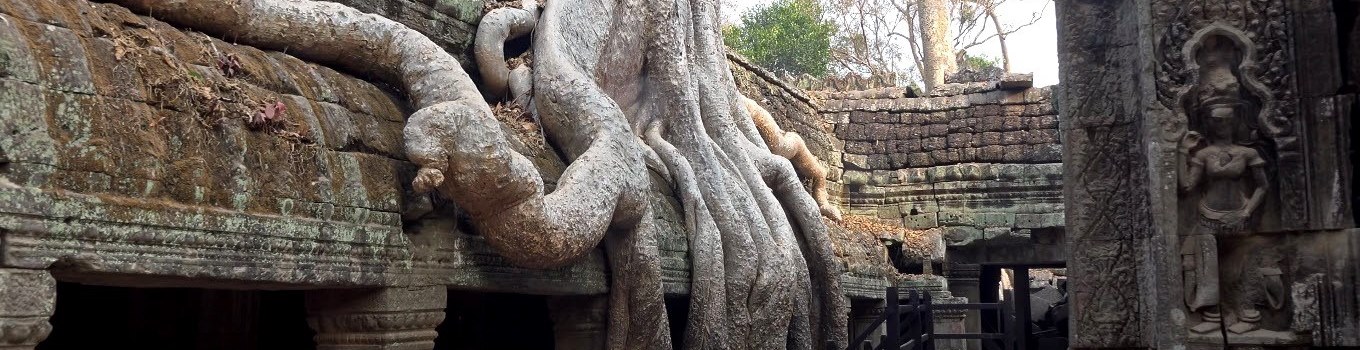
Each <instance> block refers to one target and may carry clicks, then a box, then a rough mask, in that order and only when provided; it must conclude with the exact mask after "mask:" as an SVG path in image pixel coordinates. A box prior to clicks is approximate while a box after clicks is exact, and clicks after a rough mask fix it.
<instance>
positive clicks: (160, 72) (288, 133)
mask: <svg viewBox="0 0 1360 350" xmlns="http://www.w3.org/2000/svg"><path fill="white" fill-rule="evenodd" d="M5 3H6V4H7V5H6V6H0V38H3V40H0V43H3V44H0V53H2V54H0V56H3V57H5V60H3V62H0V66H3V67H4V68H3V69H0V70H2V71H4V72H5V73H4V74H0V132H3V134H5V135H7V136H8V137H0V149H3V150H4V152H5V156H6V158H7V159H8V161H7V162H6V164H5V165H4V166H3V168H2V169H0V178H3V179H5V182H4V183H5V184H7V185H6V186H0V235H3V240H4V241H5V244H3V245H0V265H3V266H12V267H24V268H33V269H43V268H47V267H50V266H52V265H53V264H56V263H57V262H59V261H60V262H62V263H64V264H67V265H66V266H69V267H70V268H69V270H70V271H68V273H66V274H64V275H63V276H65V277H64V278H67V279H70V280H78V281H84V282H88V283H96V284H102V283H118V284H122V285H177V286H185V287H205V286H207V287H211V286H230V287H232V288H241V287H246V286H277V285H293V286H393V285H409V284H421V285H434V284H442V285H449V286H454V287H461V288H475V289H481V290H505V291H516V292H522V293H551V294H598V293H603V292H604V291H605V290H606V287H605V282H604V271H603V258H602V256H600V255H598V254H596V255H592V256H591V257H590V258H587V259H583V261H582V262H581V263H580V264H578V265H575V266H573V267H571V268H567V269H562V270H554V271H543V270H526V269H521V268H515V267H511V266H509V265H508V264H507V263H506V262H505V261H503V260H502V259H500V257H499V256H498V255H496V254H495V253H493V252H492V251H491V250H490V249H489V247H487V246H486V244H485V243H484V242H483V241H482V239H481V238H480V237H477V236H475V235H469V234H467V233H468V229H467V228H459V227H456V226H455V225H449V226H444V229H445V230H444V231H440V232H441V234H440V235H439V237H438V239H433V238H434V237H433V236H434V235H428V234H421V231H420V230H416V232H412V233H406V232H404V231H405V230H404V228H403V225H404V224H405V222H404V221H403V216H411V215H414V217H410V218H409V219H412V220H414V219H418V218H419V217H420V216H422V215H424V214H425V213H428V212H429V211H430V210H431V208H429V206H430V203H429V200H428V198H421V197H415V196H412V195H410V191H409V189H407V186H408V185H407V183H408V181H409V179H410V178H411V177H412V176H413V175H412V174H411V173H412V172H413V170H414V169H413V166H412V165H411V164H409V163H408V162H406V161H405V160H404V158H405V156H404V152H403V149H402V146H401V144H400V140H401V139H402V137H401V129H402V125H403V122H404V120H405V117H406V113H409V108H408V107H406V106H405V105H404V104H405V103H404V102H402V98H400V97H398V96H395V95H394V94H393V93H392V92H389V91H385V90H383V89H382V88H379V87H377V86H375V85H373V84H370V83H367V82H365V81H363V80H360V79H357V78H354V77H351V76H348V75H346V74H344V73H341V72H337V71H335V70H332V69H330V68H326V67H322V66H318V65H314V64H309V63H305V62H303V61H301V60H298V59H296V58H292V57H290V56H287V55H284V54H281V53H276V52H264V51H260V50H256V49H253V48H249V47H244V46H238V45H233V44H230V43H227V42H223V41H220V40H217V39H213V38H210V37H207V36H204V35H202V34H185V33H184V32H181V31H180V30H178V29H175V28H173V27H171V26H169V25H166V24H164V23H161V22H159V21H156V20H153V19H150V18H146V17H138V16H136V15H133V14H132V13H130V12H129V11H128V10H126V9H123V8H121V7H118V6H113V5H107V4H91V3H88V2H83V1H79V2H78V3H80V5H79V8H77V7H75V3H77V2H76V1H72V2H68V1H53V0H44V1H38V2H29V1H24V2H17V3H16V2H12V1H8V2H5ZM11 3H13V4H11ZM31 5H43V6H31ZM49 5H50V6H49ZM214 53H220V55H223V56H225V55H233V56H235V57H238V59H239V60H240V62H241V67H240V71H239V72H237V73H235V74H233V75H232V76H227V74H226V72H224V71H223V70H222V69H220V68H219V67H218V66H217V64H218V63H217V57H215V54H214ZM275 101H277V102H280V103H283V105H284V106H285V109H284V112H283V116H284V117H285V118H286V119H287V122H286V123H283V125H281V126H277V127H265V128H258V129H257V128H252V127H250V126H248V125H246V123H245V120H246V119H248V118H250V117H252V115H253V114H256V113H259V111H260V109H261V108H262V106H264V105H265V104H266V103H273V102H275ZM558 171H559V172H560V170H558ZM9 184H12V186H14V187H18V188H12V187H11V185H9ZM422 203H423V204H422ZM422 206H423V207H424V208H423V209H422V208H421V207H422ZM448 220H449V221H450V224H451V223H452V219H448ZM426 224H428V225H429V226H434V225H436V223H434V222H429V223H426ZM416 226H417V227H429V226H425V225H416ZM449 232H458V233H454V234H449ZM127 276H142V277H140V278H133V277H127ZM193 279H207V280H211V281H212V282H193V281H194V280H193Z"/></svg>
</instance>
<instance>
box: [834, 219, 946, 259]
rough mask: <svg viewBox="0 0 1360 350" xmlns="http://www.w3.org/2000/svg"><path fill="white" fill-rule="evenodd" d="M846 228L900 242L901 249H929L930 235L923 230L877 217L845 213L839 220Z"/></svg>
mask: <svg viewBox="0 0 1360 350" xmlns="http://www.w3.org/2000/svg"><path fill="white" fill-rule="evenodd" d="M841 225H842V226H844V227H845V228H846V229H848V230H851V231H854V232H855V233H856V234H859V235H863V236H866V237H872V238H874V239H877V240H887V241H897V242H902V249H904V250H908V251H913V252H925V251H929V250H930V249H931V247H932V244H931V243H930V242H931V241H930V235H929V234H928V233H927V232H926V231H924V230H912V229H908V228H905V227H902V226H899V225H896V224H893V223H888V222H885V221H883V220H879V219H877V218H872V217H868V216H862V215H846V216H845V219H843V220H842V221H841Z"/></svg>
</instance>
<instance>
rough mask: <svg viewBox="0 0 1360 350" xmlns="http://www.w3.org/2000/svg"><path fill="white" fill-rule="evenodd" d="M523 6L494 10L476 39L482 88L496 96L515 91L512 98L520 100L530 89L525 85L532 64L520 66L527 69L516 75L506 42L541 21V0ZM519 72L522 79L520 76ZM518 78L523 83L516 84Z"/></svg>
mask: <svg viewBox="0 0 1360 350" xmlns="http://www.w3.org/2000/svg"><path fill="white" fill-rule="evenodd" d="M521 7H522V8H512V7H503V8H498V9H495V10H491V12H488V13H487V14H486V15H485V16H482V21H481V22H480V23H478V24H477V39H476V40H475V41H473V47H472V54H473V55H474V56H475V57H476V58H477V69H478V71H480V72H481V73H482V88H483V90H484V91H486V92H487V93H489V94H491V95H492V97H493V98H500V97H505V96H506V94H511V97H515V98H517V99H518V98H519V97H520V96H518V95H521V94H522V93H523V92H524V91H526V90H525V89H527V87H526V86H524V85H523V84H524V82H525V81H526V80H527V78H528V75H529V74H528V67H527V66H520V68H523V72H520V73H519V74H514V73H512V72H511V70H510V68H508V67H506V65H505V42H506V41H507V40H512V39H516V38H519V37H522V36H525V35H528V34H529V33H531V32H533V31H534V27H535V25H536V24H538V0H524V1H523V5H522V6H521ZM516 75H518V76H520V77H522V78H519V79H516ZM515 80H518V82H519V83H520V84H521V85H520V86H515V84H516V81H515ZM516 88H518V89H516ZM515 90H519V91H515Z"/></svg>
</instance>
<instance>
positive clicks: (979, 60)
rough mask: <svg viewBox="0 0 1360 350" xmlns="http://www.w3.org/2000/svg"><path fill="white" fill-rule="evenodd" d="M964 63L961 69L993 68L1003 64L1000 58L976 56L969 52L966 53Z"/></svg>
mask: <svg viewBox="0 0 1360 350" xmlns="http://www.w3.org/2000/svg"><path fill="white" fill-rule="evenodd" d="M963 63H964V64H963V66H962V67H959V69H972V70H992V69H997V67H998V66H1000V65H1001V62H1000V60H997V59H995V58H991V57H987V56H974V55H972V54H967V53H965V54H964V58H963Z"/></svg>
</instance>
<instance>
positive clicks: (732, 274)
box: [112, 0, 846, 349]
mask: <svg viewBox="0 0 1360 350" xmlns="http://www.w3.org/2000/svg"><path fill="white" fill-rule="evenodd" d="M112 1H113V2H116V3H120V4H123V5H125V6H127V7H130V8H133V9H134V10H137V11H139V12H142V13H149V12H153V10H154V14H155V15H156V16H157V17H159V18H162V19H164V20H167V21H170V22H174V23H177V24H179V25H183V26H189V27H193V28H195V29H198V30H202V31H205V32H209V33H214V34H216V35H220V36H223V37H226V38H228V39H229V40H234V41H236V42H241V43H246V44H250V45H255V46H259V47H263V48H272V49H280V50H284V49H286V50H287V52H289V53H291V54H294V55H297V56H300V57H303V58H306V59H309V60H312V61H316V62H321V63H327V64H331V65H334V66H337V67H340V68H343V69H347V70H349V71H351V72H356V73H360V74H364V75H368V76H375V77H378V78H379V79H382V80H384V81H386V82H388V83H391V84H393V85H395V86H399V87H402V88H403V89H404V91H405V93H406V95H407V97H408V98H409V99H410V100H411V104H412V105H413V106H414V107H415V108H416V112H415V113H413V114H412V115H411V116H410V118H409V119H408V121H407V125H406V129H405V138H406V140H405V141H406V151H407V156H408V158H409V159H411V160H412V161H413V162H415V163H416V164H418V165H419V166H420V171H419V172H418V174H417V176H416V178H415V179H414V180H413V182H412V186H413V187H414V189H415V190H417V191H429V190H438V191H439V193H440V194H441V195H442V196H444V197H447V198H450V199H452V200H454V201H455V202H457V203H458V204H459V206H460V207H461V208H463V209H464V210H465V211H466V212H467V214H468V215H469V217H470V218H471V221H472V223H473V225H474V226H475V227H476V229H477V231H478V232H479V233H480V234H481V235H482V236H484V237H485V238H486V240H487V242H488V243H489V244H490V245H491V246H492V248H494V249H496V251H497V252H499V253H500V254H501V255H503V256H504V257H505V258H506V259H507V260H508V261H510V262H511V263H513V264H516V265H520V266H526V267H538V268H551V267H559V266H564V265H567V264H570V263H572V262H573V261H576V260H577V259H579V258H580V257H581V256H584V255H585V254H587V253H588V252H589V251H590V250H591V249H593V248H594V247H596V246H598V245H599V244H600V243H601V242H602V241H603V242H604V246H605V249H606V253H607V256H608V259H609V263H610V266H611V271H612V275H611V290H610V294H611V295H610V300H611V303H610V317H609V348H611V349H668V348H670V338H669V334H668V329H669V327H668V325H667V321H666V317H665V308H664V306H663V303H662V295H661V288H660V283H661V282H660V268H659V263H658V260H659V258H658V257H657V256H656V254H657V251H656V247H655V241H656V236H655V235H656V232H655V227H654V225H653V220H655V219H654V218H652V217H651V210H652V208H651V207H650V205H649V204H648V203H649V201H648V200H647V197H646V196H647V193H649V192H650V191H649V186H650V185H649V181H650V180H649V177H648V176H647V165H646V164H649V163H653V162H658V163H662V164H664V166H663V167H664V169H665V173H666V174H667V175H668V178H669V179H671V180H672V182H673V185H674V186H676V187H677V189H676V192H677V193H679V194H680V196H681V200H682V202H683V203H684V209H685V218H686V219H685V221H686V229H687V233H688V234H689V235H690V244H691V248H690V254H691V263H692V264H693V268H692V270H693V273H694V276H693V278H692V282H691V295H692V297H693V298H694V299H693V300H692V303H691V312H690V315H691V318H690V320H689V323H688V327H687V333H688V334H686V336H685V339H686V341H685V347H686V348H689V349H753V348H791V349H812V348H814V347H816V348H821V347H823V346H824V344H826V343H827V342H828V341H829V342H831V343H836V344H840V345H841V346H844V345H845V342H846V330H845V326H846V322H844V317H845V316H846V312H845V304H844V300H843V294H842V293H841V290H840V288H839V282H838V281H839V280H838V277H839V276H840V273H841V272H840V266H839V264H838V263H837V262H836V261H835V260H834V258H832V255H831V245H830V243H829V241H828V238H827V236H826V226H825V224H824V223H823V221H822V220H821V216H820V214H819V213H818V211H819V209H818V204H817V201H816V200H814V199H813V198H812V196H810V195H809V194H808V193H807V192H806V191H803V190H802V188H801V185H799V182H798V178H797V173H796V171H795V170H794V167H793V166H792V165H791V164H790V163H789V162H788V160H787V159H786V158H783V157H779V156H776V155H774V154H772V153H771V147H769V146H768V145H766V144H765V142H763V141H762V140H761V137H760V135H759V134H757V132H756V130H757V127H756V125H754V123H753V122H752V118H751V116H750V115H749V114H748V111H747V110H746V109H745V108H742V103H741V97H740V96H739V95H738V94H737V93H736V90H735V84H734V83H733V81H732V78H731V76H730V71H729V70H728V67H727V60H726V56H725V53H724V50H725V49H724V48H723V46H722V44H721V41H720V38H719V36H718V17H717V8H718V7H717V4H716V2H715V0H676V1H645V0H613V1H611V0H605V1H596V0H551V1H549V2H548V4H547V6H546V8H545V9H544V11H543V14H542V16H541V18H540V19H539V21H538V22H537V26H536V31H535V34H534V42H533V51H534V55H535V69H533V71H532V84H524V83H523V82H522V81H521V82H520V83H516V84H518V85H519V86H524V85H532V88H533V91H534V92H533V93H532V98H533V106H534V108H535V110H536V112H537V114H538V115H539V116H540V121H541V123H542V125H543V129H544V131H545V133H546V134H547V136H548V139H549V140H550V142H552V143H553V145H554V146H555V147H556V148H557V150H559V151H560V152H561V153H562V154H563V155H564V156H565V157H566V158H567V159H568V161H569V162H570V165H569V166H568V167H567V169H566V171H565V172H564V173H563V174H562V176H561V179H560V180H559V183H558V186H557V187H556V189H555V190H554V191H553V192H552V193H546V192H545V190H544V186H543V180H542V179H541V178H540V177H539V174H538V172H537V171H536V170H535V169H534V167H533V165H532V164H531V163H530V162H529V160H528V159H527V158H525V157H524V156H523V155H520V154H518V153H516V152H515V151H513V150H512V149H511V148H510V146H509V143H508V142H507V139H506V136H507V135H505V134H504V133H503V132H502V131H501V128H500V127H499V125H497V124H496V123H497V122H496V120H495V118H494V117H493V116H492V115H491V109H490V107H489V106H488V105H487V104H486V102H485V101H484V100H482V96H481V95H480V93H479V92H478V91H477V87H476V86H474V85H473V84H472V82H471V80H470V79H469V78H468V76H467V74H466V73H465V72H464V71H463V70H462V69H461V68H460V66H459V64H458V62H457V61H456V60H455V59H454V58H453V56H451V55H449V54H448V53H447V52H445V51H443V50H441V49H440V48H439V47H438V46H436V45H435V44H434V43H433V42H431V41H430V40H429V39H428V38H425V37H424V36H422V35H420V34H419V33H416V32H415V31H413V30H411V29H408V28H406V27H404V26H402V25H400V24H397V23H395V22H392V21H390V20H387V19H384V18H382V17H379V16H375V15H369V14H363V13H360V12H358V11H355V10H353V9H351V8H348V7H345V6H342V5H338V4H334V3H327V2H319V1H307V0H194V1H161V0H112ZM496 38H497V39H489V40H499V41H502V42H503V39H501V38H500V36H496ZM634 53H638V54H634ZM519 74H520V75H524V74H525V73H519ZM509 78H510V76H509V75H507V80H506V82H507V84H506V85H516V84H510V83H509V82H510V80H509ZM521 80H522V79H521ZM496 89H498V90H499V91H502V92H498V93H503V91H505V89H502V88H499V87H496ZM643 137H645V139H646V141H645V142H644V140H643ZM776 151H780V150H779V149H776ZM795 158H796V157H795ZM796 161H797V160H796ZM813 161H815V159H814V160H813Z"/></svg>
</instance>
